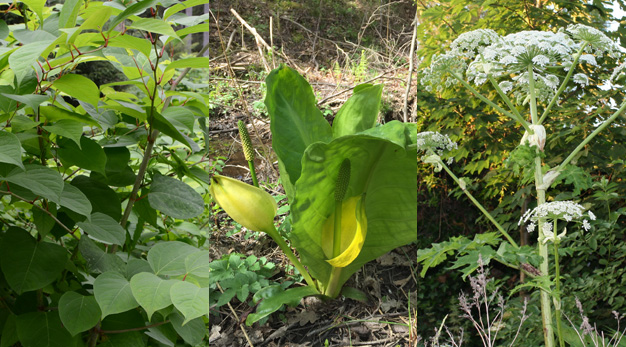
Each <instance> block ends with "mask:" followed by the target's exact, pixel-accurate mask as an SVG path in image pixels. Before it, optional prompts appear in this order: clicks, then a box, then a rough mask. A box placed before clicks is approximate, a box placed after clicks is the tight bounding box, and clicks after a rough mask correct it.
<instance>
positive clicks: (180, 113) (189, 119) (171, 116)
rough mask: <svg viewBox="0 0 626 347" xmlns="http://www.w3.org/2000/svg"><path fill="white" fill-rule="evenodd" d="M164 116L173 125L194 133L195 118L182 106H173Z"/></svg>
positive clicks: (164, 112)
mask: <svg viewBox="0 0 626 347" xmlns="http://www.w3.org/2000/svg"><path fill="white" fill-rule="evenodd" d="M162 115H163V117H165V119H167V120H168V121H170V123H172V125H174V126H176V127H178V128H185V129H187V130H189V131H191V132H193V124H194V122H195V118H194V116H193V113H192V112H191V111H190V110H189V109H187V108H185V107H182V106H171V107H168V108H167V109H166V110H165V111H163V113H162Z"/></svg>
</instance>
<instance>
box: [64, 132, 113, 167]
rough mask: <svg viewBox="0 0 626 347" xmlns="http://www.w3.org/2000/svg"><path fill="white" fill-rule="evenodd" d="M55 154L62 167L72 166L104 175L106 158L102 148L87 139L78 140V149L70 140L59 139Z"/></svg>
mask: <svg viewBox="0 0 626 347" xmlns="http://www.w3.org/2000/svg"><path fill="white" fill-rule="evenodd" d="M57 144H58V145H59V148H58V149H57V154H58V155H59V159H61V163H63V166H65V167H68V168H69V167H70V166H72V165H74V166H77V167H79V168H81V169H85V170H90V171H96V172H100V173H102V174H104V173H105V167H106V162H107V156H106V154H105V153H104V150H103V149H102V147H101V146H100V145H99V144H98V143H97V142H96V141H94V140H92V139H89V138H87V137H84V136H83V137H82V138H81V139H80V147H79V146H78V145H76V143H74V141H71V140H70V139H59V140H58V141H57Z"/></svg>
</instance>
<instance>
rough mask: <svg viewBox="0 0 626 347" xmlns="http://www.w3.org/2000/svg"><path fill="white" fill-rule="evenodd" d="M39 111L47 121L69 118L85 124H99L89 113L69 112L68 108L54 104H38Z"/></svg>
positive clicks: (97, 125)
mask: <svg viewBox="0 0 626 347" xmlns="http://www.w3.org/2000/svg"><path fill="white" fill-rule="evenodd" d="M39 112H40V113H41V115H42V116H44V117H45V118H46V119H47V120H48V121H49V122H56V121H59V120H62V119H69V120H73V121H77V122H80V123H83V124H85V125H89V126H95V127H100V124H98V122H96V121H95V120H94V119H93V118H91V117H90V116H89V115H86V114H80V113H76V112H70V111H68V110H65V109H62V108H60V107H56V106H40V107H39Z"/></svg>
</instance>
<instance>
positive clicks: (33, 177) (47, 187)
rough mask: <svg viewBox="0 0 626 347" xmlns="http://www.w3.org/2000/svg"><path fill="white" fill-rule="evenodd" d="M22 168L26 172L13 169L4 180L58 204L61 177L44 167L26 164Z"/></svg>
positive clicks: (61, 188) (61, 185)
mask: <svg viewBox="0 0 626 347" xmlns="http://www.w3.org/2000/svg"><path fill="white" fill-rule="evenodd" d="M24 167H25V169H26V171H22V170H21V169H19V168H15V169H13V170H12V171H11V172H9V174H8V175H7V176H6V177H5V178H4V179H5V180H6V181H8V182H10V183H15V184H17V185H20V186H22V187H24V188H26V189H28V190H30V191H31V192H33V193H34V194H35V195H39V196H41V197H44V198H46V199H48V200H51V201H53V202H55V203H57V204H58V203H60V201H61V193H62V192H63V178H61V175H60V174H59V173H58V172H57V171H55V170H53V169H51V168H49V167H46V166H41V165H35V164H28V165H24ZM0 180H1V178H0Z"/></svg>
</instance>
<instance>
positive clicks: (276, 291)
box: [246, 285, 319, 325]
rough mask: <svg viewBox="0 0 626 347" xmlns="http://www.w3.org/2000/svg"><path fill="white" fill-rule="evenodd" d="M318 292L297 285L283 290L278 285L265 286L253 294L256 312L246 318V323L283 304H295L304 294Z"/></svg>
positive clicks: (272, 311) (265, 314) (252, 321)
mask: <svg viewBox="0 0 626 347" xmlns="http://www.w3.org/2000/svg"><path fill="white" fill-rule="evenodd" d="M315 294H319V293H318V292H317V290H316V289H315V288H312V287H309V286H307V287H298V288H291V289H287V290H283V289H282V288H281V287H280V286H278V285H277V286H270V287H265V288H263V289H261V290H260V291H258V292H257V293H256V294H255V295H254V302H255V303H258V302H259V301H260V302H261V303H259V304H258V305H257V309H256V313H251V314H249V315H248V318H246V324H247V325H252V324H253V323H254V322H257V321H259V320H261V319H263V318H265V317H267V316H269V315H270V314H272V313H274V312H276V311H277V310H279V309H280V308H281V307H282V306H283V305H290V306H296V305H297V304H298V303H300V300H302V298H304V297H305V296H310V295H315Z"/></svg>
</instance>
